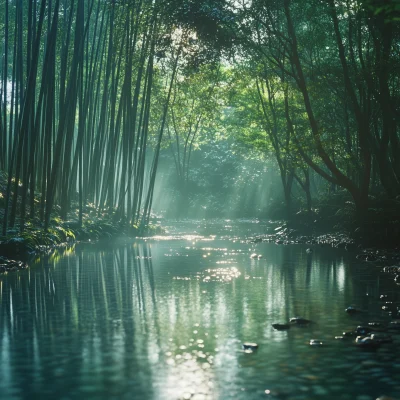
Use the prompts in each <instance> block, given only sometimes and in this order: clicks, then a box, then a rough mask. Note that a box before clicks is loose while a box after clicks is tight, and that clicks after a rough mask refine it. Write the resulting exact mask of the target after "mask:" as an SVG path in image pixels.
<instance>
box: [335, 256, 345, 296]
mask: <svg viewBox="0 0 400 400" xmlns="http://www.w3.org/2000/svg"><path fill="white" fill-rule="evenodd" d="M336 280H337V286H338V290H339V291H340V292H343V291H344V286H345V280H346V271H345V268H344V264H343V261H342V262H341V263H340V264H339V265H338V266H337V272H336Z"/></svg>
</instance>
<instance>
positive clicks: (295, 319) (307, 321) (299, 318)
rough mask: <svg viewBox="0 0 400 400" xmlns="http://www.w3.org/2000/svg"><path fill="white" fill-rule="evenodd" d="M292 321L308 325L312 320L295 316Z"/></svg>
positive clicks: (296, 323)
mask: <svg viewBox="0 0 400 400" xmlns="http://www.w3.org/2000/svg"><path fill="white" fill-rule="evenodd" d="M290 323H291V324H295V325H308V324H310V323H311V321H310V320H309V319H305V318H302V317H293V318H290Z"/></svg>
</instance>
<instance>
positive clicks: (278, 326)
mask: <svg viewBox="0 0 400 400" xmlns="http://www.w3.org/2000/svg"><path fill="white" fill-rule="evenodd" d="M272 327H273V328H274V329H276V330H278V331H283V330H286V329H290V325H289V324H272Z"/></svg>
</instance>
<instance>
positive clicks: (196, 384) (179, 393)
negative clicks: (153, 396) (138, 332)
mask: <svg viewBox="0 0 400 400" xmlns="http://www.w3.org/2000/svg"><path fill="white" fill-rule="evenodd" d="M166 355H167V356H169V358H168V359H167V364H168V366H169V367H168V370H167V374H168V376H167V377H166V382H165V386H166V387H165V388H160V390H162V396H159V397H165V398H168V399H204V400H206V399H211V398H214V396H213V393H214V392H213V382H214V373H213V369H212V366H211V365H212V363H213V358H212V356H208V357H207V355H206V354H205V353H203V352H202V351H197V350H193V351H192V352H191V353H189V352H185V351H184V352H182V353H181V354H176V355H175V356H174V355H173V354H172V353H167V354H166Z"/></svg>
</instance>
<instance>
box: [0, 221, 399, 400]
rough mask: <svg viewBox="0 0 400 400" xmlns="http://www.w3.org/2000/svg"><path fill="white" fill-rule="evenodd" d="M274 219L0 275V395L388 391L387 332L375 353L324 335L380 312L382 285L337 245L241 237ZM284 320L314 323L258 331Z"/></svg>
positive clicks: (378, 275)
mask: <svg viewBox="0 0 400 400" xmlns="http://www.w3.org/2000/svg"><path fill="white" fill-rule="evenodd" d="M274 227H276V225H270V224H268V223H258V222H257V221H219V222H207V221H192V222H182V223H175V224H173V225H171V226H168V230H169V233H168V234H166V235H163V236H158V237H154V238H148V239H127V238H121V239H119V240H115V241H114V240H113V241H109V242H101V243H96V244H91V243H86V244H79V245H76V246H75V247H74V248H70V249H64V250H63V251H60V252H59V253H55V254H53V255H51V256H43V257H41V258H40V259H38V260H37V261H36V262H35V263H34V264H33V265H31V266H30V268H29V269H28V270H24V271H20V272H15V273H9V274H7V275H4V276H1V277H0V299H1V304H0V307H1V308H0V398H1V399H7V400H9V399H65V400H66V399H144V400H146V399H149V400H150V399H194V400H201V399H263V398H265V399H293V400H300V399H325V400H326V399H349V400H350V399H355V400H373V399H376V398H377V397H378V396H380V395H383V394H385V395H388V396H392V397H398V398H400V358H399V356H400V351H399V348H400V346H399V345H400V334H397V335H396V334H393V339H394V342H393V343H391V344H385V345H382V346H381V347H380V348H379V349H377V350H375V351H368V350H362V349H360V348H356V347H355V345H354V343H353V340H348V341H338V340H335V336H337V335H341V334H342V332H344V331H348V330H354V329H355V328H356V327H357V326H358V325H363V324H366V323H367V322H371V321H381V322H384V323H387V322H388V321H390V317H389V316H388V315H387V314H385V312H384V311H382V309H381V307H382V303H380V301H379V296H380V295H381V294H388V295H389V296H392V297H393V299H394V300H398V298H397V297H396V296H397V295H398V293H397V291H396V286H394V283H393V280H392V279H391V278H389V277H388V276H386V275H385V274H383V273H382V272H381V269H380V268H379V266H378V265H376V264H373V263H366V262H360V261H358V260H357V259H356V257H355V256H356V254H355V253H351V252H347V251H346V250H344V249H334V248H331V247H328V246H326V247H317V246H315V247H314V248H313V253H312V254H308V253H307V252H306V249H307V247H309V245H302V244H293V245H286V246H282V245H276V244H274V243H265V242H261V243H252V242H251V241H249V240H247V238H248V237H250V236H252V235H256V234H261V233H266V232H269V231H271V230H273V228H274ZM253 253H256V254H259V255H262V258H260V259H258V258H256V259H252V258H250V255H251V254H253ZM349 305H354V306H356V307H357V308H359V309H362V310H363V311H364V312H363V313H360V314H357V315H353V316H350V315H348V314H346V313H345V311H344V310H345V308H346V307H348V306H349ZM294 316H302V317H304V318H307V319H310V320H312V321H314V323H312V324H310V325H309V326H306V327H297V326H293V327H291V329H289V330H288V331H276V330H274V329H273V328H272V326H271V324H272V323H276V322H286V321H288V320H289V318H291V317H294ZM310 339H318V340H321V341H322V342H323V345H322V346H320V347H315V346H310V345H309V342H310ZM245 341H251V342H256V343H257V344H258V345H259V348H258V350H256V351H255V352H253V353H246V352H244V351H243V348H242V343H243V342H245Z"/></svg>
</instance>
